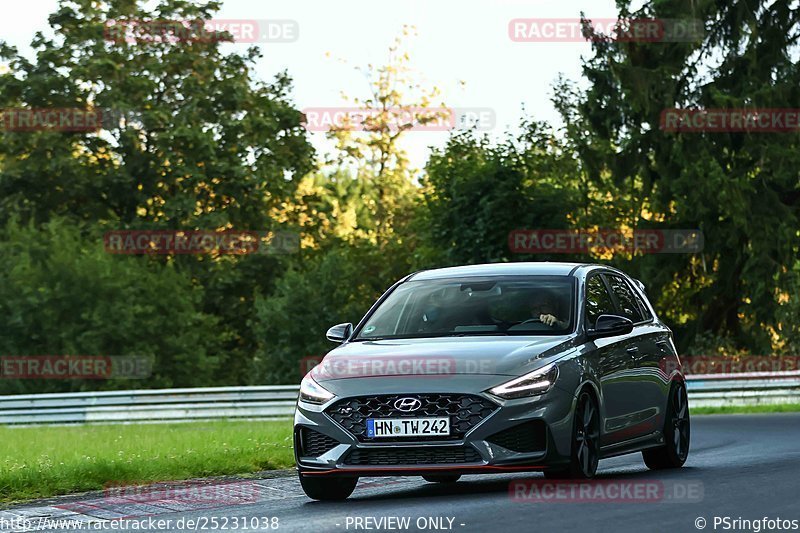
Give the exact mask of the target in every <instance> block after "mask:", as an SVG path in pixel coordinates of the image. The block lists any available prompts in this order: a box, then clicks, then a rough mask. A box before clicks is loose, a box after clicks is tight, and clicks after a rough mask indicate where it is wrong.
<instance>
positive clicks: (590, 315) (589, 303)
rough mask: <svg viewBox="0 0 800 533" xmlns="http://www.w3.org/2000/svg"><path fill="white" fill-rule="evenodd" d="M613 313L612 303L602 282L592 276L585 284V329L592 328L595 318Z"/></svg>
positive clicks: (597, 277) (598, 277)
mask: <svg viewBox="0 0 800 533" xmlns="http://www.w3.org/2000/svg"><path fill="white" fill-rule="evenodd" d="M614 313H615V311H614V302H612V301H611V295H609V294H608V291H607V290H606V286H605V284H604V283H603V280H602V279H600V276H592V277H591V278H589V280H588V281H587V282H586V327H587V328H594V324H595V322H597V317H599V316H600V315H612V314H614Z"/></svg>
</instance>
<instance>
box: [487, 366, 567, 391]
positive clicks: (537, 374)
mask: <svg viewBox="0 0 800 533" xmlns="http://www.w3.org/2000/svg"><path fill="white" fill-rule="evenodd" d="M556 379H558V366H556V364H555V363H551V364H549V365H547V366H545V367H542V368H540V369H539V370H534V371H533V372H530V373H529V374H525V375H524V376H520V377H518V378H515V379H512V380H511V381H509V382H508V383H503V384H502V385H498V386H497V387H495V388H493V389H489V392H490V393H491V394H494V395H495V396H499V397H500V398H505V399H506V400H513V399H515V398H525V397H528V396H536V395H537V394H544V393H545V392H547V391H549V390H550V389H551V388H552V387H553V384H554V383H555V382H556Z"/></svg>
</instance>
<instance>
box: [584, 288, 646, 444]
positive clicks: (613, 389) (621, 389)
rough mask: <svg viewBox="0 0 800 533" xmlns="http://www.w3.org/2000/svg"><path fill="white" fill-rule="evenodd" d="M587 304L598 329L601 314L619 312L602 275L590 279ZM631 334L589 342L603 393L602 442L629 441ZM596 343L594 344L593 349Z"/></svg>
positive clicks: (590, 325) (587, 315) (587, 323)
mask: <svg viewBox="0 0 800 533" xmlns="http://www.w3.org/2000/svg"><path fill="white" fill-rule="evenodd" d="M585 302H586V304H585V306H584V309H585V310H584V327H585V329H586V330H587V331H588V330H591V329H594V325H595V322H596V321H597V317H599V316H600V315H606V314H610V315H615V314H619V313H618V311H617V307H616V305H615V303H614V299H613V298H612V297H611V292H610V290H609V288H608V286H607V284H606V282H605V279H604V278H603V276H602V275H601V274H599V273H598V274H593V275H591V276H590V277H589V278H587V280H586V290H585ZM626 343H627V336H625V335H619V336H616V337H604V338H600V339H595V340H594V341H589V347H590V349H592V355H591V360H592V361H593V363H594V365H595V367H596V372H597V377H598V381H599V382H600V394H601V395H602V397H603V398H602V406H601V409H602V412H603V432H602V435H601V439H600V442H601V445H602V446H605V445H608V444H613V443H615V442H619V441H621V440H625V435H624V433H623V430H624V429H625V428H626V427H627V420H628V419H629V414H630V413H631V411H633V410H635V407H634V406H633V405H632V402H633V399H632V394H633V391H632V388H631V386H630V384H631V383H630V380H631V377H630V375H629V374H630V371H631V367H632V364H631V356H630V355H629V354H628V353H627V352H626V351H625V348H626ZM592 344H594V347H593V348H592V346H591V345H592Z"/></svg>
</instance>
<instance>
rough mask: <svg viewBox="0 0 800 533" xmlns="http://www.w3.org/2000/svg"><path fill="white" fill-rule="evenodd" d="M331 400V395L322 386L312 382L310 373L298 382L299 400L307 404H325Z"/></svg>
mask: <svg viewBox="0 0 800 533" xmlns="http://www.w3.org/2000/svg"><path fill="white" fill-rule="evenodd" d="M331 398H333V393H331V392H329V391H327V390H325V389H324V388H323V387H322V385H320V384H319V383H317V382H316V381H314V378H312V377H311V372H309V373H308V374H306V377H304V378H303V381H301V382H300V399H301V400H303V401H304V402H308V403H325V402H327V401H328V400H330V399H331Z"/></svg>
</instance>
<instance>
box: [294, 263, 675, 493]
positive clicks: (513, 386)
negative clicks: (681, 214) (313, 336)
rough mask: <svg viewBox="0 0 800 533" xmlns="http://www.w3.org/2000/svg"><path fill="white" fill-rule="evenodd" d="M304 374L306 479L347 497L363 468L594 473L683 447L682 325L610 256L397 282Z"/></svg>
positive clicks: (300, 448)
mask: <svg viewBox="0 0 800 533" xmlns="http://www.w3.org/2000/svg"><path fill="white" fill-rule="evenodd" d="M327 338H328V339H329V340H331V341H334V342H339V343H341V346H338V347H337V348H335V349H334V350H332V351H331V352H329V353H328V354H327V355H326V356H325V358H324V359H323V360H322V362H321V363H320V364H318V365H317V366H316V367H315V368H314V369H313V370H311V372H309V373H308V374H307V375H306V376H305V377H304V378H303V381H302V383H301V386H300V395H299V398H298V401H297V409H296V411H295V419H294V450H295V458H296V461H297V469H298V473H299V476H300V482H301V485H302V487H303V490H304V491H305V493H306V494H307V495H308V496H309V497H310V498H313V499H317V500H339V499H344V498H347V497H348V496H350V494H351V493H352V492H353V490H354V488H355V486H356V483H357V482H358V478H359V477H362V476H385V475H416V476H422V477H423V478H425V479H426V480H428V481H430V482H439V483H452V482H455V481H457V480H458V479H459V478H460V476H461V475H463V474H481V473H498V472H518V471H537V470H538V471H542V472H543V473H544V475H545V476H547V477H550V478H559V479H588V478H592V477H593V476H594V475H595V472H596V471H597V465H598V461H599V460H600V459H603V458H607V457H613V456H617V455H622V454H627V453H633V452H641V453H642V455H643V458H644V462H645V464H646V465H647V466H648V467H650V468H652V469H662V468H677V467H680V466H682V465H683V463H684V462H685V461H686V458H687V455H688V452H689V430H690V424H689V410H688V404H687V396H686V385H685V381H684V376H683V374H682V372H681V366H680V361H679V359H678V355H677V352H676V349H675V345H674V343H673V340H672V332H671V331H670V330H669V328H668V327H667V326H665V325H664V324H663V323H662V322H661V321H660V320H659V318H658V317H657V316H656V313H655V311H654V310H653V307H652V305H651V304H650V302H649V301H648V299H647V297H646V295H645V292H644V286H643V285H642V283H640V282H639V281H637V280H634V279H632V278H630V277H629V276H627V275H626V274H625V273H623V272H621V271H619V270H617V269H614V268H611V267H607V266H602V265H590V264H571V263H549V262H542V263H503V264H490V265H473V266H463V267H452V268H443V269H437V270H427V271H423V272H417V273H414V274H411V275H409V276H407V277H405V278H404V279H402V280H400V281H398V282H397V283H396V284H394V285H393V286H392V287H391V288H390V289H389V290H388V291H387V292H386V293H385V294H384V295H383V296H382V297H381V298H380V299H379V300H378V301H377V302H376V303H375V304H374V305H373V306H372V308H371V309H370V310H369V312H368V313H367V314H366V316H365V317H364V318H363V319H362V320H361V322H359V324H358V325H356V326H355V327H353V326H352V325H351V324H339V325H337V326H334V327H332V328H330V329H329V330H328V333H327Z"/></svg>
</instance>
